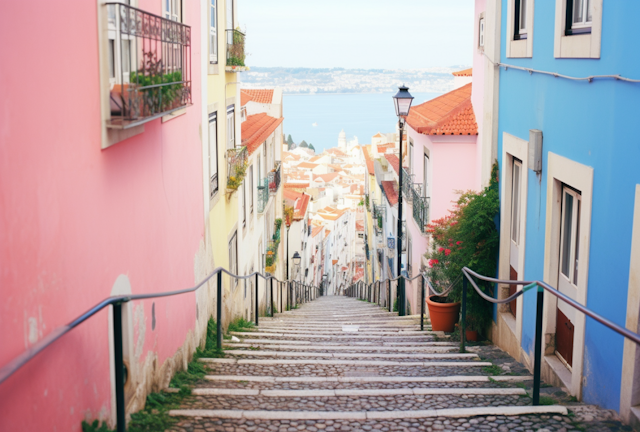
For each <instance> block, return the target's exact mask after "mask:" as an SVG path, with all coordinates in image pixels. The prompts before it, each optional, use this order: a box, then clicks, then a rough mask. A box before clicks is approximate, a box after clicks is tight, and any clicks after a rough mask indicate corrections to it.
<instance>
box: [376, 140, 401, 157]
mask: <svg viewBox="0 0 640 432" xmlns="http://www.w3.org/2000/svg"><path fill="white" fill-rule="evenodd" d="M403 141H404V140H403ZM395 147H396V144H395V143H387V144H378V148H377V150H378V153H383V154H384V153H386V152H387V150H389V149H390V148H395Z"/></svg>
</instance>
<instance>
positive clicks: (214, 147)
mask: <svg viewBox="0 0 640 432" xmlns="http://www.w3.org/2000/svg"><path fill="white" fill-rule="evenodd" d="M212 129H213V130H212ZM208 160H209V199H213V197H215V196H216V194H217V193H218V191H219V190H220V174H219V165H218V112H217V111H216V112H212V113H210V114H209V155H208ZM214 175H215V176H216V177H217V182H216V183H217V188H216V189H215V190H214V188H213V187H212V186H213V177H214Z"/></svg>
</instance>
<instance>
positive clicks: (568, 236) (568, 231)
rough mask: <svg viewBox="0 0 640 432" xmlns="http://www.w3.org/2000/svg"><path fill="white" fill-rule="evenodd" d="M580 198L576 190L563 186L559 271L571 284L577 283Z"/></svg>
mask: <svg viewBox="0 0 640 432" xmlns="http://www.w3.org/2000/svg"><path fill="white" fill-rule="evenodd" d="M580 198H581V197H580V194H579V193H578V192H576V191H575V190H574V189H572V188H569V187H568V186H564V188H563V191H562V221H561V223H562V226H561V230H562V233H561V235H560V241H561V245H560V271H561V272H562V274H563V275H564V276H565V277H566V278H567V279H568V280H569V281H570V282H571V283H572V284H573V285H578V258H579V254H578V251H579V247H580V241H579V238H580Z"/></svg>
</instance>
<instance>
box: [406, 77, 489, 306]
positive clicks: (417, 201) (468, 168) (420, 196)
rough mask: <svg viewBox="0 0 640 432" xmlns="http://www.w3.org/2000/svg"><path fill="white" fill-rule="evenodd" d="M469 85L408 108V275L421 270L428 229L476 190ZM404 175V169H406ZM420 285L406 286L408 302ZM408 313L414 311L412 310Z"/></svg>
mask: <svg viewBox="0 0 640 432" xmlns="http://www.w3.org/2000/svg"><path fill="white" fill-rule="evenodd" d="M471 88H472V84H471V83H469V84H466V85H463V86H462V87H460V88H457V89H455V90H453V91H451V92H449V93H446V94H444V95H442V96H440V97H437V98H435V99H432V100H430V101H428V102H425V103H423V104H421V105H417V106H415V107H413V108H411V112H410V114H409V116H408V117H407V129H408V133H409V152H408V163H407V162H405V164H406V165H407V166H408V167H410V169H409V170H408V174H409V176H410V178H411V183H412V186H411V188H409V187H408V186H407V187H406V188H405V191H407V190H410V195H411V199H409V200H407V201H408V202H409V206H410V208H409V209H408V211H407V216H406V220H407V229H408V231H409V240H408V243H407V260H408V262H409V265H410V269H411V271H410V273H411V275H412V276H413V275H415V274H417V271H419V270H420V268H423V267H424V262H423V259H422V257H423V255H424V253H425V252H426V251H427V249H428V247H429V244H428V237H427V236H426V230H425V227H426V225H427V224H428V223H429V222H430V221H432V220H435V219H439V218H441V217H443V216H446V215H447V214H449V210H450V209H451V208H452V205H453V203H454V202H455V201H457V199H458V194H457V193H456V191H460V190H462V191H464V190H469V189H478V188H479V177H478V163H479V162H478V160H477V148H476V145H477V143H476V141H477V138H478V126H477V123H476V117H475V114H474V109H473V106H472V103H471ZM405 169H406V168H405ZM405 195H406V193H405ZM419 288H420V287H419V283H418V282H415V283H413V284H411V285H409V284H408V285H407V299H408V301H409V303H410V304H411V305H412V306H413V305H419V304H420V297H419V296H420V289H419ZM412 312H414V310H413V309H412Z"/></svg>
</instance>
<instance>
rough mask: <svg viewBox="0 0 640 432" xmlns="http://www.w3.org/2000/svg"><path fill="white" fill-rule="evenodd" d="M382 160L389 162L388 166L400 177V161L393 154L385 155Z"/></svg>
mask: <svg viewBox="0 0 640 432" xmlns="http://www.w3.org/2000/svg"><path fill="white" fill-rule="evenodd" d="M384 158H385V159H386V160H388V161H389V165H391V166H392V167H393V170H394V171H395V172H396V174H398V175H400V159H398V156H396V155H394V154H386V155H384Z"/></svg>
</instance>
